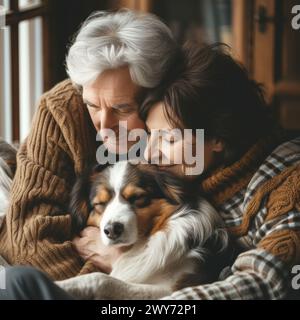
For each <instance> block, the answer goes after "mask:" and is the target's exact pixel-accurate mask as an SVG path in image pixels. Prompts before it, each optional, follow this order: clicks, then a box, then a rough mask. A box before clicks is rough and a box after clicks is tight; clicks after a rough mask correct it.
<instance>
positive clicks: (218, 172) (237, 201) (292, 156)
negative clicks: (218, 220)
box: [141, 46, 300, 299]
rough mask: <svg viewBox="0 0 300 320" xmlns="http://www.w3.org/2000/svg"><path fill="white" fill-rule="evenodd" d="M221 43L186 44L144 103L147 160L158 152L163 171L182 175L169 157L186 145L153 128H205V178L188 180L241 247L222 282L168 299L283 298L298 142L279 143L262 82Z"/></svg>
mask: <svg viewBox="0 0 300 320" xmlns="http://www.w3.org/2000/svg"><path fill="white" fill-rule="evenodd" d="M225 49H226V48H224V47H222V46H207V47H203V48H196V47H193V48H185V49H184V52H183V56H182V57H181V59H180V61H181V63H180V61H178V62H177V64H176V65H177V66H178V67H177V70H176V68H175V70H174V69H173V71H172V73H171V74H170V75H169V79H167V80H166V81H165V82H164V84H163V85H162V86H160V87H159V89H158V90H155V91H153V92H151V94H150V95H149V96H148V97H147V99H146V101H145V103H144V105H143V106H142V108H141V117H142V118H144V119H145V123H146V127H147V130H148V134H149V143H148V146H151V148H150V152H149V147H148V148H147V149H146V151H145V157H146V158H148V159H149V158H150V154H151V152H153V148H154V149H155V148H157V149H158V150H155V153H156V154H159V155H160V158H161V159H164V160H165V161H164V162H165V163H166V162H168V163H169V164H168V165H159V166H158V168H160V169H161V170H169V171H171V172H173V173H175V174H177V175H180V176H183V177H184V176H185V173H186V171H187V169H188V168H190V167H191V165H190V164H189V165H187V164H186V163H185V162H184V161H183V162H182V163H181V164H178V163H176V161H174V160H175V158H176V155H177V156H178V155H182V154H183V153H184V152H183V151H184V150H183V146H184V145H185V143H184V142H183V143H182V141H180V139H176V137H175V136H174V137H173V139H172V138H170V137H168V138H167V139H166V140H169V141H170V142H169V148H165V147H166V141H164V143H165V145H164V148H160V146H161V145H162V144H161V143H160V144H159V143H155V144H154V143H152V142H151V140H152V134H153V130H164V132H166V131H171V130H173V129H174V128H179V129H180V130H183V129H187V128H188V129H193V131H194V132H195V130H196V129H199V128H201V129H204V171H203V174H202V175H200V176H186V178H189V179H191V177H192V178H194V182H195V181H196V182H197V183H199V192H201V193H203V195H204V196H206V197H207V198H208V199H210V201H211V202H212V203H213V204H214V205H215V207H216V208H217V210H218V211H219V212H220V214H221V215H222V217H223V218H224V221H225V223H226V225H227V227H228V230H229V232H230V233H231V234H232V235H233V236H234V237H235V238H236V240H237V243H238V244H239V246H241V248H242V249H241V250H242V252H243V253H242V254H240V255H239V256H238V257H237V259H236V261H235V262H234V264H233V266H231V268H230V269H229V270H228V271H229V272H228V274H227V275H226V276H225V277H224V278H225V279H224V280H223V281H219V282H216V283H213V284H209V285H205V286H199V287H193V288H186V289H184V290H182V291H179V292H175V293H173V294H172V295H171V296H170V297H167V298H166V299H280V298H286V297H287V295H288V293H289V289H290V283H291V280H290V277H289V275H290V274H291V268H292V266H294V265H296V264H299V263H300V256H299V250H300V138H299V137H298V138H296V139H294V140H292V141H287V142H285V143H283V141H284V140H285V139H284V137H283V136H282V135H281V134H280V133H279V130H277V129H276V126H275V125H274V122H273V121H272V120H271V118H270V117H269V115H268V110H267V107H266V103H265V101H264V98H263V94H262V91H261V88H260V87H259V86H258V85H257V84H256V83H255V82H253V81H251V80H250V79H249V77H248V75H247V73H246V71H245V70H244V69H243V68H242V67H241V66H240V65H239V64H238V63H237V62H236V61H234V60H233V58H232V57H231V56H230V54H228V53H227V52H226V50H225ZM183 137H184V136H183ZM196 142H197V139H196V137H195V135H194V139H193V141H192V143H193V145H194V147H195V146H196ZM188 143H189V142H188ZM151 149H152V150H151ZM166 149H169V151H170V152H168V153H166V152H165V150H166ZM168 154H171V155H173V156H171V157H169V159H168ZM200 156H201V154H200ZM166 159H167V160H169V161H166ZM197 180H198V181H197ZM223 276H224V275H223Z"/></svg>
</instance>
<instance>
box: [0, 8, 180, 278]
mask: <svg viewBox="0 0 300 320" xmlns="http://www.w3.org/2000/svg"><path fill="white" fill-rule="evenodd" d="M175 52H176V44H175V41H174V40H173V37H172V34H171V32H170V30H169V29H168V28H167V26H166V25H164V24H163V23H162V22H161V21H160V20H159V19H158V18H156V17H155V16H153V15H150V14H139V13H134V12H131V11H127V10H125V11H119V12H116V13H105V12H97V13H95V14H93V15H91V16H90V17H89V18H88V19H87V20H86V22H85V23H84V24H83V25H82V27H81V29H80V31H79V33H78V35H77V37H76V39H75V41H74V43H73V44H72V46H71V47H70V50H69V53H68V56H67V61H66V62H67V71H68V74H69V76H70V79H71V81H70V80H66V81H63V82H62V83H60V84H58V85H57V86H56V87H54V88H53V89H52V90H51V91H49V92H47V93H45V94H44V95H43V97H42V98H41V101H40V105H39V108H38V111H37V113H36V115H35V118H34V121H33V125H32V129H31V132H30V134H29V136H28V137H27V139H26V141H25V142H24V143H23V145H22V146H21V147H20V150H19V153H18V156H17V163H18V165H17V171H16V175H15V179H14V183H13V186H12V191H11V202H10V205H9V208H8V210H7V215H6V223H3V224H2V227H1V230H0V255H2V256H3V257H4V258H5V259H6V260H7V261H8V262H9V263H10V264H13V265H15V264H21V265H24V264H26V265H32V266H34V267H36V268H38V269H41V270H43V271H44V272H46V273H47V274H48V275H49V276H50V277H51V278H52V279H55V280H59V279H65V278H69V277H72V276H74V275H77V274H80V273H87V272H90V271H92V270H94V269H95V265H96V266H97V267H98V268H97V269H101V270H103V271H109V270H108V268H109V267H108V266H110V265H111V263H110V261H111V259H114V257H115V256H117V255H118V252H115V253H112V255H110V256H108V255H106V252H105V249H104V248H103V247H101V243H99V242H98V241H99V239H100V237H99V234H98V232H99V231H98V229H97V228H88V229H85V230H84V231H83V232H82V234H81V236H82V237H79V238H76V239H74V240H73V243H72V234H71V228H70V224H71V220H70V215H69V214H68V210H67V204H68V200H69V192H70V190H71V187H72V184H73V183H74V180H75V178H76V176H77V175H79V174H80V173H82V171H83V170H84V168H85V167H86V166H87V165H88V164H90V163H93V162H94V161H95V156H96V149H97V142H96V133H97V131H99V130H100V129H112V130H113V131H114V132H116V133H118V130H119V122H120V121H125V123H126V124H127V130H131V129H133V128H143V126H144V123H143V122H142V121H141V120H140V119H139V117H138V108H139V104H140V102H141V101H142V99H143V95H144V93H145V91H147V89H149V88H153V87H155V86H157V85H158V84H159V83H160V81H161V79H162V78H163V76H164V74H165V72H166V70H167V69H168V66H169V65H170V63H171V61H172V59H173V56H175ZM128 147H130V144H128ZM124 151H125V152H126V150H123V152H124ZM74 247H75V248H76V249H77V250H75V248H74ZM78 252H79V254H78ZM99 252H101V254H102V255H100V254H99ZM82 258H83V259H82ZM84 261H85V262H86V263H84Z"/></svg>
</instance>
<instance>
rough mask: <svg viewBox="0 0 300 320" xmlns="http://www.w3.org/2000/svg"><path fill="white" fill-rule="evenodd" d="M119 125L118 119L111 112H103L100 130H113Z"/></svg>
mask: <svg viewBox="0 0 300 320" xmlns="http://www.w3.org/2000/svg"><path fill="white" fill-rule="evenodd" d="M116 125H118V119H117V118H116V117H115V115H114V114H113V113H112V112H111V111H110V110H103V111H102V112H101V115H100V128H101V129H113V128H114V127H115V126H116Z"/></svg>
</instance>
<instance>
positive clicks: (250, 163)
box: [201, 136, 280, 206]
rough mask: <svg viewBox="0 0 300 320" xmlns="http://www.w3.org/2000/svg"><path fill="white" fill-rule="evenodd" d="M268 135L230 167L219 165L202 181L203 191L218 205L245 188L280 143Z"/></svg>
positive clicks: (278, 139)
mask: <svg viewBox="0 0 300 320" xmlns="http://www.w3.org/2000/svg"><path fill="white" fill-rule="evenodd" d="M279 141H280V138H279V137H276V138H274V136H268V137H266V138H263V139H261V140H259V141H258V142H257V143H256V144H255V145H253V146H252V147H251V148H250V149H249V150H248V151H247V152H246V153H245V154H244V156H242V158H241V159H240V160H239V161H237V162H235V163H233V164H232V165H230V166H228V167H218V168H217V169H215V170H214V171H213V172H212V173H211V174H210V175H209V176H208V177H207V178H205V179H204V180H203V181H202V182H201V192H202V193H203V194H204V195H205V196H206V197H207V198H208V199H210V200H211V201H212V203H213V204H215V205H216V206H218V205H220V204H222V203H223V202H225V201H227V200H228V199H230V198H232V197H233V196H234V195H235V194H236V193H237V192H238V191H240V190H242V189H243V188H245V187H246V186H247V185H248V184H249V182H250V180H251V178H252V177H253V175H254V173H255V172H256V171H257V169H258V168H259V166H260V165H261V164H262V162H263V161H264V159H265V158H266V157H267V156H268V155H269V154H270V153H271V151H272V150H273V149H274V148H275V147H276V146H277V145H278V144H279V143H280V142H279Z"/></svg>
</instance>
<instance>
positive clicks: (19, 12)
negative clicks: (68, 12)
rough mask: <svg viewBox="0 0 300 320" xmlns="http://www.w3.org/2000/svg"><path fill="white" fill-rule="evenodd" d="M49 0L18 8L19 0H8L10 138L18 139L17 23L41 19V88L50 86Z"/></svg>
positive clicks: (44, 88) (18, 76) (6, 19)
mask: <svg viewBox="0 0 300 320" xmlns="http://www.w3.org/2000/svg"><path fill="white" fill-rule="evenodd" d="M50 13H51V12H50V6H49V0H41V3H40V4H36V5H33V6H29V7H28V8H20V7H19V0H10V8H9V10H8V11H7V13H6V16H5V26H7V27H10V60H11V75H10V79H11V92H10V95H11V108H12V110H11V115H12V119H11V121H12V123H11V128H12V133H11V134H12V140H13V141H19V140H20V92H19V91H20V90H19V89H20V83H19V80H20V75H19V53H20V52H19V24H20V23H21V22H22V21H26V20H30V19H33V18H36V17H40V18H41V19H42V50H43V67H42V68H43V85H42V87H43V90H46V89H48V88H49V87H50V78H49V76H50V75H49V39H50V37H49V23H48V22H49V17H50Z"/></svg>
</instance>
